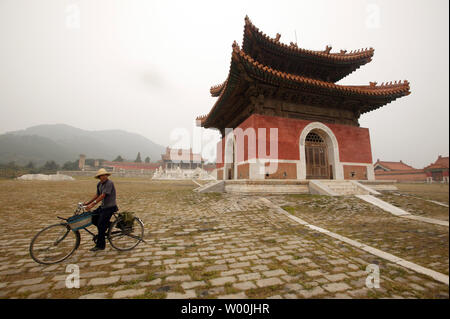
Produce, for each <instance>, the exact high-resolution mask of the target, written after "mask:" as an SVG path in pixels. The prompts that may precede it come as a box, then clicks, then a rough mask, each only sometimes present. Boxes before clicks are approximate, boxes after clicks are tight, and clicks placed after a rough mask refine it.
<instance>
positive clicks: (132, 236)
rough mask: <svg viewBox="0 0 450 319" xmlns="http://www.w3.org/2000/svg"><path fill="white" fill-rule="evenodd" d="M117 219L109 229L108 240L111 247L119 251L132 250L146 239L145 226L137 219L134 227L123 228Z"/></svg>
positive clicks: (134, 219) (135, 218)
mask: <svg viewBox="0 0 450 319" xmlns="http://www.w3.org/2000/svg"><path fill="white" fill-rule="evenodd" d="M119 222H120V220H119V219H116V220H115V221H114V223H112V225H111V226H110V227H109V232H108V240H109V243H110V244H111V246H112V247H113V248H115V249H117V250H122V251H126V250H131V249H133V248H134V247H136V246H137V245H138V244H139V243H140V242H141V241H143V238H144V224H143V223H142V222H141V220H140V219H139V218H137V217H134V218H133V224H132V227H122V226H121V225H120V224H119V225H118V223H119Z"/></svg>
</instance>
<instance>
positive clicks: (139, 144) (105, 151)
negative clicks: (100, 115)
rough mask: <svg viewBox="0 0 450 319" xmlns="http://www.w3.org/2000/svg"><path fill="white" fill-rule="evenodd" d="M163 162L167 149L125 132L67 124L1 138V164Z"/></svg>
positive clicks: (11, 133)
mask: <svg viewBox="0 0 450 319" xmlns="http://www.w3.org/2000/svg"><path fill="white" fill-rule="evenodd" d="M138 152H141V158H142V160H144V159H145V157H147V156H150V158H151V160H152V161H156V160H159V159H161V154H162V153H164V152H165V147H164V146H162V145H158V144H156V143H154V142H152V141H151V140H149V139H148V138H146V137H143V136H142V135H139V134H135V133H129V132H125V131H122V130H105V131H87V130H82V129H79V128H76V127H73V126H69V125H65V124H55V125H38V126H33V127H30V128H27V129H25V130H20V131H14V132H8V133H6V134H2V135H0V163H7V162H10V161H15V162H16V163H17V164H27V163H28V162H29V161H33V162H34V163H35V164H37V165H42V164H43V163H45V161H48V160H54V161H56V162H57V163H59V164H63V163H64V162H66V161H74V160H76V159H78V158H79V155H80V154H85V155H86V157H87V158H102V159H106V160H113V159H115V158H116V157H117V156H118V155H121V156H122V157H123V158H126V159H129V160H134V159H135V158H136V155H137V153H138Z"/></svg>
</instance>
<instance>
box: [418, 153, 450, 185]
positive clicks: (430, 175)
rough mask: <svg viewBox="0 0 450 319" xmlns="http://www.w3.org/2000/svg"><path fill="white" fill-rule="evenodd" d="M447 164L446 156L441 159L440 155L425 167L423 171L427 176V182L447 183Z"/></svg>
mask: <svg viewBox="0 0 450 319" xmlns="http://www.w3.org/2000/svg"><path fill="white" fill-rule="evenodd" d="M448 162H449V161H448V156H447V157H442V156H441V155H439V157H438V159H437V160H436V162H434V163H432V164H430V165H428V166H427V167H425V168H424V171H425V172H426V174H427V181H428V182H444V183H448V182H449V177H448V164H449V163H448Z"/></svg>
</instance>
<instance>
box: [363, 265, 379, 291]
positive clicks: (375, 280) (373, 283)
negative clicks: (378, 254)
mask: <svg viewBox="0 0 450 319" xmlns="http://www.w3.org/2000/svg"><path fill="white" fill-rule="evenodd" d="M366 272H367V273H368V275H367V278H366V287H367V288H369V289H373V288H380V267H379V266H378V265H376V264H370V265H367V267H366Z"/></svg>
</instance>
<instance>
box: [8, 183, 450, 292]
mask: <svg viewBox="0 0 450 319" xmlns="http://www.w3.org/2000/svg"><path fill="white" fill-rule="evenodd" d="M112 180H113V181H114V183H115V185H116V190H117V196H118V205H119V208H120V209H121V210H131V211H133V212H135V213H136V215H138V216H139V217H140V218H141V219H142V220H143V222H144V223H145V240H146V243H141V244H139V246H137V247H136V248H135V249H134V250H132V251H130V252H118V251H116V250H114V249H112V248H111V246H109V245H107V249H106V250H105V251H103V252H97V253H92V252H90V251H89V249H90V248H91V247H92V246H93V242H92V241H91V238H90V236H89V235H88V234H87V233H86V232H84V231H81V237H82V243H81V246H80V248H79V249H78V250H77V251H76V252H75V253H74V255H73V256H72V257H71V258H69V259H68V260H66V261H64V262H62V263H60V264H57V265H52V266H43V265H39V264H37V263H35V262H34V261H33V260H32V259H31V258H30V256H29V252H28V246H29V243H30V241H31V238H32V237H33V236H34V235H35V234H36V233H37V232H38V231H39V230H40V229H42V228H43V227H44V226H47V225H50V224H53V223H55V222H57V221H58V220H57V219H56V216H57V215H58V216H64V217H69V216H71V214H72V212H73V210H74V208H75V205H76V203H77V202H79V201H84V200H86V199H89V198H90V197H92V195H93V194H94V193H95V185H96V182H97V181H96V180H95V179H93V178H77V179H76V180H75V181H63V182H48V181H16V180H0V204H1V205H0V223H1V225H2V231H1V233H0V249H1V250H0V297H1V298H80V297H82V298H448V285H445V284H442V283H439V282H437V281H435V280H433V279H431V278H430V277H427V276H425V275H421V274H418V273H415V272H413V271H411V270H408V269H406V268H403V267H401V266H398V265H395V264H392V263H390V262H388V261H386V260H383V259H381V258H378V257H375V256H373V255H371V254H368V253H366V252H364V251H361V250H359V249H357V248H354V247H352V246H349V245H347V244H345V243H343V242H340V241H338V240H334V239H333V238H330V237H327V236H324V235H323V234H320V233H318V232H315V231H313V230H310V229H307V228H305V227H303V226H302V225H299V224H298V223H295V222H293V221H292V220H290V219H288V218H287V217H286V216H284V215H281V214H279V213H277V212H275V211H273V210H271V209H270V208H269V207H267V206H266V205H265V204H264V203H263V202H262V201H261V200H260V197H259V196H243V195H230V194H218V193H210V194H198V193H195V192H193V189H194V188H196V187H197V186H198V185H196V184H195V183H194V182H192V181H151V180H145V179H127V178H115V177H113V178H112ZM445 191H447V194H446V195H445ZM397 193H399V194H404V195H411V196H414V197H406V196H401V195H395V194H384V195H382V197H384V198H385V199H386V200H389V201H392V202H393V203H394V204H397V205H399V206H402V207H404V208H406V209H408V210H409V211H411V213H413V214H423V215H426V216H428V217H433V218H441V219H446V220H448V208H445V207H443V206H439V205H437V206H438V207H435V206H433V205H436V204H433V203H430V202H428V201H426V199H431V200H437V201H440V202H445V203H448V186H447V185H402V184H400V185H399V192H397ZM445 196H447V197H445ZM416 197H419V198H416ZM267 198H268V199H269V200H271V201H272V202H273V203H276V204H278V205H280V206H282V207H283V208H284V209H285V210H286V211H288V212H289V213H291V214H294V215H297V216H299V217H300V218H302V219H304V220H306V221H308V222H310V223H312V224H314V225H317V226H321V227H324V228H326V229H329V230H331V231H335V232H337V233H338V234H341V235H344V236H347V237H350V238H352V239H355V240H358V241H360V242H363V243H365V244H368V245H372V246H374V247H376V248H379V249H382V250H384V251H386V252H389V253H392V254H396V255H398V256H400V257H402V258H405V259H406V260H409V261H412V262H415V263H417V264H419V265H421V266H424V267H428V268H430V269H433V270H435V271H439V272H441V273H444V274H447V275H448V267H449V266H448V265H449V261H448V227H447V228H445V227H443V226H439V225H431V224H426V223H421V222H418V221H412V220H405V219H401V218H398V217H395V216H393V215H390V214H388V213H385V212H383V211H381V210H379V209H378V208H376V207H371V206H370V205H369V204H366V203H364V202H362V201H360V200H359V199H357V198H354V197H340V198H330V197H325V196H313V195H283V196H281V195H279V196H267ZM411 205H412V206H411ZM445 216H447V217H445ZM91 229H92V230H95V227H91ZM68 264H76V265H78V266H79V268H80V275H81V281H80V288H72V289H69V288H66V286H65V278H66V276H67V273H66V266H67V265H68ZM369 264H376V265H378V266H379V267H380V288H373V289H369V288H368V287H366V278H367V272H366V271H365V270H366V267H367V265H369Z"/></svg>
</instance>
